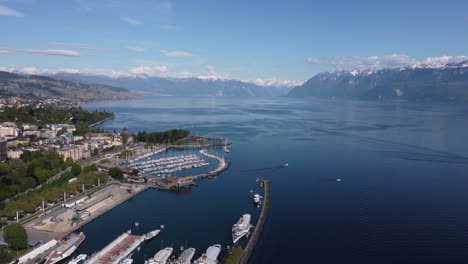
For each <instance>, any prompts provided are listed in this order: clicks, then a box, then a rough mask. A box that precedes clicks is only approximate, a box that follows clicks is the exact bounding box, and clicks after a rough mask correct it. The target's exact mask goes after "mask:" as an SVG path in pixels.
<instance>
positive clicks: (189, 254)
mask: <svg viewBox="0 0 468 264" xmlns="http://www.w3.org/2000/svg"><path fill="white" fill-rule="evenodd" d="M194 255H195V249H194V248H187V249H186V250H184V251H183V252H182V254H180V256H179V257H178V258H177V260H176V261H175V264H190V263H192V258H193V256H194Z"/></svg>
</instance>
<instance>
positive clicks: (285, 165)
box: [281, 163, 289, 168]
mask: <svg viewBox="0 0 468 264" xmlns="http://www.w3.org/2000/svg"><path fill="white" fill-rule="evenodd" d="M287 166H289V164H287V163H285V164H283V165H281V167H283V168H285V167H287Z"/></svg>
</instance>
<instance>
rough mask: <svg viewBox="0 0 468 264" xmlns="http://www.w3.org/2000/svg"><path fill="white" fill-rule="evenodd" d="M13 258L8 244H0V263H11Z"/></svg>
mask: <svg viewBox="0 0 468 264" xmlns="http://www.w3.org/2000/svg"><path fill="white" fill-rule="evenodd" d="M12 259H13V257H12V254H11V250H10V249H9V248H8V246H7V245H0V263H1V264H6V263H10V261H11V260H12Z"/></svg>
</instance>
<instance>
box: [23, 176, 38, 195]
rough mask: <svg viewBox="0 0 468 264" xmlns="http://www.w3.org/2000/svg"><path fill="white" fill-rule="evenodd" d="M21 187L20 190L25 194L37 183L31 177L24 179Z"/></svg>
mask: <svg viewBox="0 0 468 264" xmlns="http://www.w3.org/2000/svg"><path fill="white" fill-rule="evenodd" d="M19 186H20V190H21V191H23V192H24V191H26V190H29V189H30V188H32V187H34V186H36V181H35V180H34V179H33V178H30V177H26V178H22V179H20V180H19Z"/></svg>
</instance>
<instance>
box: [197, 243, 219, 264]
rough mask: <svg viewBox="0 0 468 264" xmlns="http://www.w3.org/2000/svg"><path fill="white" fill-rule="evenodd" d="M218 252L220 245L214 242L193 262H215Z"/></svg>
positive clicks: (206, 263) (204, 263)
mask: <svg viewBox="0 0 468 264" xmlns="http://www.w3.org/2000/svg"><path fill="white" fill-rule="evenodd" d="M219 253H221V245H220V244H214V245H212V246H210V247H209V248H208V249H207V250H206V252H205V253H203V255H202V256H201V257H200V258H199V259H197V260H196V261H195V262H194V264H217V263H218V256H219Z"/></svg>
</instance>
